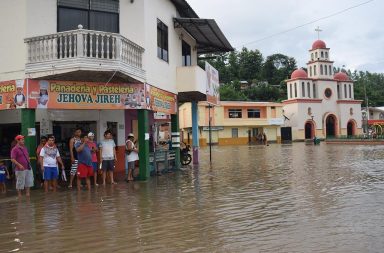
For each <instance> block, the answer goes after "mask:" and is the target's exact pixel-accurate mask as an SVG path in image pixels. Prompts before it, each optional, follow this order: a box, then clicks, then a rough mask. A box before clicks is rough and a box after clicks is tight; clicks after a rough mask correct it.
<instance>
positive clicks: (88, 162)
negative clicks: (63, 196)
mask: <svg viewBox="0 0 384 253" xmlns="http://www.w3.org/2000/svg"><path fill="white" fill-rule="evenodd" d="M88 142H89V139H88V136H87V135H86V134H82V135H81V142H78V143H76V144H75V148H76V152H77V159H78V161H79V165H78V167H77V190H79V191H80V188H81V180H82V179H85V181H86V183H87V189H88V190H90V189H91V179H90V177H92V176H93V167H92V153H91V149H90V148H89V146H88Z"/></svg>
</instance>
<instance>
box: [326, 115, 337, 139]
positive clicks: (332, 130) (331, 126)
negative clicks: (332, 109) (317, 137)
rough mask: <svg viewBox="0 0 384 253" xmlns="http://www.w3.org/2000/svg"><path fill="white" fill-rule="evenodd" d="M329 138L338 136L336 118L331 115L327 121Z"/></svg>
mask: <svg viewBox="0 0 384 253" xmlns="http://www.w3.org/2000/svg"><path fill="white" fill-rule="evenodd" d="M325 125H326V134H327V138H329V137H335V136H336V117H335V116H334V115H329V116H328V117H327V119H326V120H325Z"/></svg>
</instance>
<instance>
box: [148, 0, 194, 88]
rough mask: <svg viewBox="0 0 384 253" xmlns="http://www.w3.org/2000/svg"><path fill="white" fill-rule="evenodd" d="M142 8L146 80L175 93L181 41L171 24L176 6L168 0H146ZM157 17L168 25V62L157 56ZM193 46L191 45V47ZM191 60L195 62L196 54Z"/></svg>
mask: <svg viewBox="0 0 384 253" xmlns="http://www.w3.org/2000/svg"><path fill="white" fill-rule="evenodd" d="M144 8H145V10H146V12H145V40H146V42H145V54H144V57H145V58H144V62H145V71H146V73H147V82H148V83H149V84H151V85H154V86H157V87H159V88H162V89H165V90H168V91H171V92H173V93H177V89H176V67H177V66H181V65H182V53H181V44H182V41H181V40H180V39H179V36H180V33H178V32H176V31H175V29H174V24H173V18H174V17H176V16H177V11H176V8H175V6H174V5H173V4H172V3H171V1H169V0H146V1H145V7H144ZM157 19H160V20H161V21H162V22H163V23H164V24H165V25H167V26H168V49H169V51H168V53H169V61H168V62H166V61H163V60H161V59H159V58H158V57H157ZM183 38H186V36H183ZM186 40H188V39H187V38H186ZM194 46H195V45H191V48H194ZM195 52H196V51H193V50H192V53H194V54H196V53H195ZM192 61H193V62H196V56H193V57H192Z"/></svg>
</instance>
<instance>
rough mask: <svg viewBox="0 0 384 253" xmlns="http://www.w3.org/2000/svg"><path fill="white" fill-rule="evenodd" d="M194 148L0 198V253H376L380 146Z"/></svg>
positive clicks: (382, 241)
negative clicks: (122, 175)
mask: <svg viewBox="0 0 384 253" xmlns="http://www.w3.org/2000/svg"><path fill="white" fill-rule="evenodd" d="M208 158H209V153H208V149H207V148H203V149H202V152H201V159H202V160H203V161H202V163H201V165H200V167H199V168H192V167H187V168H183V170H182V171H180V172H177V173H172V174H167V175H163V176H160V177H156V178H151V179H150V180H149V181H148V182H134V183H129V184H127V183H125V182H119V184H118V185H114V186H111V185H108V186H107V187H105V188H103V187H99V188H97V189H93V190H92V191H91V192H86V191H82V192H80V193H78V192H77V191H75V190H73V191H68V190H65V191H59V192H58V193H56V194H54V193H49V194H44V193H43V192H42V191H40V190H38V191H32V197H31V199H30V200H29V201H26V200H25V198H23V199H22V201H17V200H16V199H15V197H14V196H12V197H3V196H1V197H0V227H1V230H0V252H383V248H384V238H383V235H384V219H383V217H384V214H383V212H384V211H383V210H384V147H382V146H347V145H343V146H339V145H326V144H323V143H322V144H321V145H320V146H312V145H305V144H304V143H295V144H292V145H276V144H275V145H273V144H272V145H270V146H250V147H248V146H239V147H233V146H232V147H214V148H213V159H214V163H213V166H212V167H211V168H210V166H209V165H208V164H209V163H208Z"/></svg>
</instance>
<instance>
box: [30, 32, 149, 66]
mask: <svg viewBox="0 0 384 253" xmlns="http://www.w3.org/2000/svg"><path fill="white" fill-rule="evenodd" d="M25 43H27V48H28V50H27V52H28V57H27V62H28V64H33V63H44V62H48V61H49V62H51V61H60V60H62V59H68V58H97V59H102V60H119V61H122V62H124V63H126V64H129V65H131V66H133V67H135V68H139V69H141V68H142V57H143V52H144V49H143V48H142V47H140V46H139V45H137V44H135V43H133V42H132V41H130V40H128V39H126V38H124V37H123V36H121V35H120V34H115V33H107V32H100V31H92V30H84V29H78V30H73V31H66V32H59V33H55V34H50V35H44V36H36V37H31V38H27V39H25Z"/></svg>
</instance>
